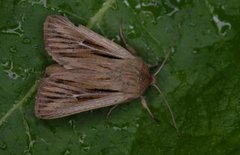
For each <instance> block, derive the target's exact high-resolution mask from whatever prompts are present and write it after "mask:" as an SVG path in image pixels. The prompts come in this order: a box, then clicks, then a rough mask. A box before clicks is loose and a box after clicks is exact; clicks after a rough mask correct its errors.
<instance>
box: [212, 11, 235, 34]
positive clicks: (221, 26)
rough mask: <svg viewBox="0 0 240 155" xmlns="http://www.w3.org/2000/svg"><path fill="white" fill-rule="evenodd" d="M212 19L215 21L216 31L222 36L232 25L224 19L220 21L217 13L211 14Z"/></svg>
mask: <svg viewBox="0 0 240 155" xmlns="http://www.w3.org/2000/svg"><path fill="white" fill-rule="evenodd" d="M213 21H214V22H215V24H216V26H217V28H218V33H219V34H220V35H222V36H225V35H226V34H227V30H231V28H232V25H231V24H230V23H228V22H226V21H221V20H220V19H219V17H218V15H214V16H213Z"/></svg>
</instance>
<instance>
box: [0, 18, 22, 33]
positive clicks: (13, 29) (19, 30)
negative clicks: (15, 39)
mask: <svg viewBox="0 0 240 155" xmlns="http://www.w3.org/2000/svg"><path fill="white" fill-rule="evenodd" d="M0 32H1V33H5V34H14V35H18V36H19V37H22V36H23V28H22V23H21V22H20V21H18V23H17V25H14V26H10V27H7V28H2V29H0Z"/></svg>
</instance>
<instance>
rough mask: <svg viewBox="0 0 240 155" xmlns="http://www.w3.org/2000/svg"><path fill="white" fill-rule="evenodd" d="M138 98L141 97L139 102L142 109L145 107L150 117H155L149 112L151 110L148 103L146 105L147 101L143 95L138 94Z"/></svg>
mask: <svg viewBox="0 0 240 155" xmlns="http://www.w3.org/2000/svg"><path fill="white" fill-rule="evenodd" d="M140 99H141V103H142V106H143V108H144V109H146V110H147V111H148V113H149V115H150V116H151V117H152V118H155V117H154V116H153V114H152V112H151V110H150V109H149V108H148V105H147V102H146V100H145V98H144V97H143V96H140Z"/></svg>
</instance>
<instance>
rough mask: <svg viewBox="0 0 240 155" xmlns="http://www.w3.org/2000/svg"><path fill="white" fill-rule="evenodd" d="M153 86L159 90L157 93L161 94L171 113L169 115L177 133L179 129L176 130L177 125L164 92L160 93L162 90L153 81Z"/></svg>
mask: <svg viewBox="0 0 240 155" xmlns="http://www.w3.org/2000/svg"><path fill="white" fill-rule="evenodd" d="M152 86H153V87H155V88H156V89H157V91H158V92H159V94H160V95H161V96H162V98H163V101H164V102H165V104H166V106H167V108H168V110H169V112H170V114H171V117H172V122H173V126H174V127H175V129H176V131H177V133H179V130H178V127H177V123H176V121H175V117H174V114H173V111H172V108H171V106H170V105H169V103H168V101H167V99H166V98H165V96H164V94H163V93H162V91H161V90H160V88H159V87H158V86H157V85H156V84H155V83H154V84H152Z"/></svg>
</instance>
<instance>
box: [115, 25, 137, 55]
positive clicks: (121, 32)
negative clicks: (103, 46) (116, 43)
mask: <svg viewBox="0 0 240 155" xmlns="http://www.w3.org/2000/svg"><path fill="white" fill-rule="evenodd" d="M119 36H120V39H121V42H122V43H123V45H124V47H125V48H126V49H127V50H128V51H129V52H130V53H132V54H133V55H136V51H135V49H134V48H132V47H131V46H130V45H128V44H127V42H126V39H125V37H124V34H123V23H122V21H121V23H120V28H119Z"/></svg>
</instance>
